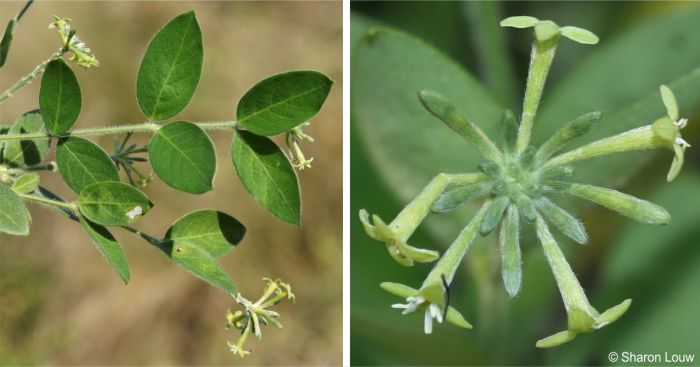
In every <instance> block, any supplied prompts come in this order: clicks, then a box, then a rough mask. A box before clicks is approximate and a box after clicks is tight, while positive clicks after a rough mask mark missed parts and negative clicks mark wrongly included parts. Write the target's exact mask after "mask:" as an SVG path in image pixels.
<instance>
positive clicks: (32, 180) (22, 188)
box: [12, 172, 39, 194]
mask: <svg viewBox="0 0 700 367" xmlns="http://www.w3.org/2000/svg"><path fill="white" fill-rule="evenodd" d="M37 186H39V174H38V173H34V172H29V173H27V174H24V175H22V176H20V177H19V178H18V179H17V181H15V182H14V183H13V184H12V191H14V192H16V193H18V194H28V193H30V192H32V191H34V190H36V188H37Z"/></svg>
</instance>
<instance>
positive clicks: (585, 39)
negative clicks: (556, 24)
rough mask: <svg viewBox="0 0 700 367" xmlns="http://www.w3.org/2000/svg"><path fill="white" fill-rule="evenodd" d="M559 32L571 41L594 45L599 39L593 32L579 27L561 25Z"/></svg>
mask: <svg viewBox="0 0 700 367" xmlns="http://www.w3.org/2000/svg"><path fill="white" fill-rule="evenodd" d="M561 34H562V35H563V36H564V37H566V38H568V39H570V40H572V41H576V42H578V43H583V44H587V45H595V44H596V43H598V41H599V39H598V36H596V35H595V34H594V33H593V32H591V31H589V30H587V29H583V28H579V27H571V26H567V27H562V28H561Z"/></svg>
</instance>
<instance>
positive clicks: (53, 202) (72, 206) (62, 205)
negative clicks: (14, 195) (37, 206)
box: [20, 194, 78, 211]
mask: <svg viewBox="0 0 700 367" xmlns="http://www.w3.org/2000/svg"><path fill="white" fill-rule="evenodd" d="M20 197H21V198H22V199H24V200H29V201H34V202H37V203H41V204H45V205H51V206H55V207H59V208H63V209H68V210H71V211H76V210H78V207H77V206H76V205H75V204H73V203H66V202H63V201H58V200H52V199H47V198H43V197H41V196H34V195H30V194H21V195H20Z"/></svg>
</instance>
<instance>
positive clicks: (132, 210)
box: [126, 205, 143, 219]
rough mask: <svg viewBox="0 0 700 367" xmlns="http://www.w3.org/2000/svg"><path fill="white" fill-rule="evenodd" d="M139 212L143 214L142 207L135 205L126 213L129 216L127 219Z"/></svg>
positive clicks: (132, 217) (137, 214)
mask: <svg viewBox="0 0 700 367" xmlns="http://www.w3.org/2000/svg"><path fill="white" fill-rule="evenodd" d="M141 214H143V208H141V207H140V206H138V205H137V206H136V207H135V208H134V209H131V210H130V211H129V212H128V213H126V216H127V217H129V219H134V218H136V217H137V216H139V215H141Z"/></svg>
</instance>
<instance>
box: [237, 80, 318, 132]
mask: <svg viewBox="0 0 700 367" xmlns="http://www.w3.org/2000/svg"><path fill="white" fill-rule="evenodd" d="M322 88H323V86H318V87H314V88H313V89H310V90H307V91H306V92H303V93H300V94H296V95H294V96H292V97H289V98H287V99H284V100H281V101H279V102H275V103H273V104H271V105H269V106H267V107H265V108H263V109H261V110H256V111H255V112H253V113H251V114H250V115H248V116H246V117H244V118H242V119H240V120H239V122H240V123H244V122H245V121H248V120H249V119H251V118H253V117H255V116H257V115H259V114H261V113H264V112H267V111H268V110H270V109H272V108H275V107H277V106H279V105H281V104H285V103H289V102H290V101H293V100H295V99H298V98H301V97H304V96H306V95H307V94H311V93H313V92H316V91H318V90H320V89H322Z"/></svg>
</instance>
